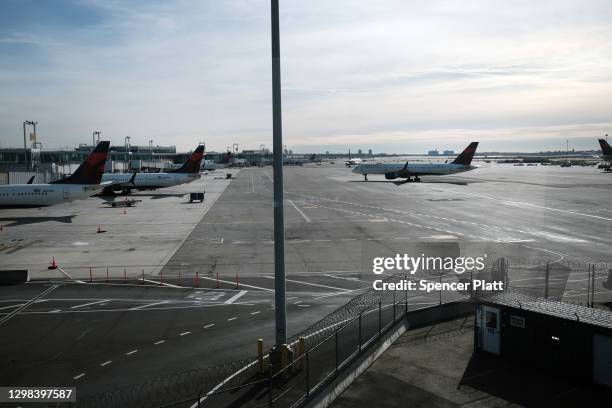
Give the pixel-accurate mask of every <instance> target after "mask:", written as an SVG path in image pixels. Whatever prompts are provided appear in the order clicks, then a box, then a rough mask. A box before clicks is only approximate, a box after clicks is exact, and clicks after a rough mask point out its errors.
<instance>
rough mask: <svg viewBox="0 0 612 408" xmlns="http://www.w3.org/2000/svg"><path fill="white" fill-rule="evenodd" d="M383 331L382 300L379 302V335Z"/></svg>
mask: <svg viewBox="0 0 612 408" xmlns="http://www.w3.org/2000/svg"><path fill="white" fill-rule="evenodd" d="M381 332H382V301H379V302H378V337H380V333H381Z"/></svg>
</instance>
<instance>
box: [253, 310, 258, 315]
mask: <svg viewBox="0 0 612 408" xmlns="http://www.w3.org/2000/svg"><path fill="white" fill-rule="evenodd" d="M251 314H252V315H256V314H259V310H258V311H256V312H251Z"/></svg>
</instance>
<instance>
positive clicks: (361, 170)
mask: <svg viewBox="0 0 612 408" xmlns="http://www.w3.org/2000/svg"><path fill="white" fill-rule="evenodd" d="M477 147H478V142H472V143H470V145H469V146H468V147H466V148H465V150H464V151H463V152H461V154H460V155H459V156H457V158H456V159H455V160H453V161H452V162H451V163H439V164H438V163H413V164H411V163H409V162H406V164H399V163H375V164H374V163H373V164H360V165H359V166H357V167H355V168H354V169H353V173H357V174H363V177H364V178H365V181H368V174H384V175H385V178H386V179H387V180H394V179H396V178H398V177H399V178H405V179H407V180H406V181H407V182H408V181H413V180H412V178H411V177H414V181H421V179H420V178H419V176H429V175H431V176H442V175H446V174H455V173H461V172H464V171H469V170H473V169H475V168H476V166H472V165H471V163H472V158H473V157H474V153H476V148H477Z"/></svg>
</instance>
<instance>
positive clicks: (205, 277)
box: [200, 276, 274, 292]
mask: <svg viewBox="0 0 612 408" xmlns="http://www.w3.org/2000/svg"><path fill="white" fill-rule="evenodd" d="M200 279H206V280H211V281H214V282H216V281H217V280H216V279H215V278H209V277H207V276H200ZM272 279H274V278H272ZM219 282H223V283H231V284H232V285H235V284H236V282H233V281H226V280H222V279H219ZM240 286H246V287H247V288H253V289H259V290H265V291H267V292H274V290H273V289H268V288H262V287H261V286H254V285H247V284H245V283H242V282H241V283H240Z"/></svg>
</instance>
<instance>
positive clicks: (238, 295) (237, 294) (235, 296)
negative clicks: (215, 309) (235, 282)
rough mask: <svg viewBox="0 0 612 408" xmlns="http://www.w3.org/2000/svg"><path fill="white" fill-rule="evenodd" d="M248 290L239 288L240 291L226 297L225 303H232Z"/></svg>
mask: <svg viewBox="0 0 612 408" xmlns="http://www.w3.org/2000/svg"><path fill="white" fill-rule="evenodd" d="M247 292H248V291H246V290H241V291H240V292H238V293H236V294H235V295H234V296H232V297H231V298H229V299H227V300H226V301H225V302H223V303H225V304H226V305H229V304H232V303H234V302H235V301H236V300H238V299H240V298H241V297H242V296H244V295H246V294H247Z"/></svg>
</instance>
